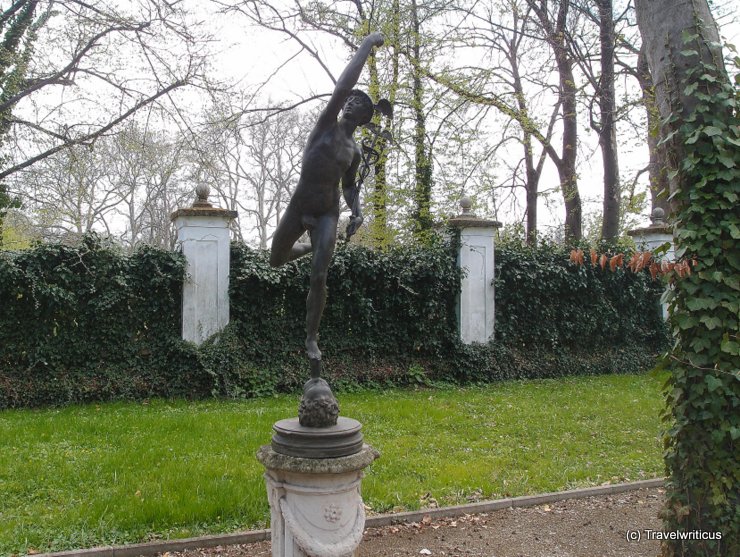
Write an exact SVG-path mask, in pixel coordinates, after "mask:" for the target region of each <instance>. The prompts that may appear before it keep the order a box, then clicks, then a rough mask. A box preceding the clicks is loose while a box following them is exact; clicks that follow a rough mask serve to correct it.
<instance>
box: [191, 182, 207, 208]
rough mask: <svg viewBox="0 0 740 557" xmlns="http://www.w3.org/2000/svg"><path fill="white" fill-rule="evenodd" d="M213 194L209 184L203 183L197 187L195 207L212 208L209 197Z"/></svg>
mask: <svg viewBox="0 0 740 557" xmlns="http://www.w3.org/2000/svg"><path fill="white" fill-rule="evenodd" d="M210 193H211V188H210V186H209V185H208V184H205V183H201V184H198V185H197V186H195V203H193V207H211V204H210V203H209V202H208V195H209V194H210Z"/></svg>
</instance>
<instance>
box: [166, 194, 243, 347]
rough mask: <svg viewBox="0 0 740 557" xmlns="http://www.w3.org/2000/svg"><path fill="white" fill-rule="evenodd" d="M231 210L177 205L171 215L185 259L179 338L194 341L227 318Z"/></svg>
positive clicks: (207, 334)
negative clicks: (182, 207)
mask: <svg viewBox="0 0 740 557" xmlns="http://www.w3.org/2000/svg"><path fill="white" fill-rule="evenodd" d="M235 217H236V213H235V212H234V211H226V210H224V209H217V208H213V207H193V208H191V209H180V210H178V211H177V212H175V213H174V214H173V215H172V220H173V221H174V222H175V226H176V227H177V245H178V247H179V249H180V250H181V251H182V253H183V255H184V256H185V258H186V259H187V276H186V278H185V283H184V285H183V293H182V338H183V339H185V340H189V341H191V342H194V343H196V344H201V343H202V342H203V341H204V340H205V339H207V338H208V337H209V336H211V335H212V334H214V333H217V332H218V331H220V330H221V329H223V328H224V327H225V326H226V325H227V324H228V322H229V266H230V255H229V254H230V251H229V250H230V247H229V244H230V234H229V223H230V222H231V220H232V219H233V218H235Z"/></svg>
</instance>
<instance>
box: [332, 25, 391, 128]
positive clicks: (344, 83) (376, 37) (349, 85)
mask: <svg viewBox="0 0 740 557" xmlns="http://www.w3.org/2000/svg"><path fill="white" fill-rule="evenodd" d="M384 42H385V39H383V35H382V34H381V33H377V32H376V33H371V34H370V35H368V36H367V37H365V39H364V40H363V41H362V44H361V45H360V48H359V49H357V52H355V54H354V56H353V57H352V59H351V60H350V61H349V64H347V67H346V68H344V71H343V72H342V75H340V76H339V79H337V82H336V84H335V85H334V92H333V93H332V95H331V99H329V103H328V104H327V105H326V108H324V110H323V112H322V113H321V116H320V117H319V121H318V123H317V125H320V124H321V123H322V122H323V121H324V120H325V119H326V120H330V121H331V122H334V121H336V119H337V117H338V116H339V112H340V111H341V110H342V107H343V106H344V103H345V101H346V100H347V97H349V95H350V93H351V92H352V89H353V88H354V86H355V85H357V80H358V79H360V74H361V73H362V68H363V67H364V66H365V62H366V61H367V59H368V57H369V56H370V53H371V52H372V49H373V47H378V46H382V45H383V43H384Z"/></svg>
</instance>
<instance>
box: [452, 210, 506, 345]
mask: <svg viewBox="0 0 740 557" xmlns="http://www.w3.org/2000/svg"><path fill="white" fill-rule="evenodd" d="M460 204H461V206H462V207H463V213H462V214H461V215H460V216H458V217H455V218H454V219H450V225H451V226H453V227H454V228H457V229H458V230H459V234H460V247H459V252H458V257H457V262H458V265H459V266H460V268H462V269H463V270H464V271H465V276H464V277H463V280H462V283H461V285H460V294H459V296H458V304H457V315H458V326H459V331H460V339H461V340H462V341H463V342H464V343H466V344H472V343H474V342H478V343H487V342H489V341H490V340H491V339H493V333H494V328H495V309H496V302H495V289H494V285H493V279H494V270H495V257H494V238H495V235H496V229H497V228H499V227H500V226H501V223H499V222H497V221H492V220H485V219H479V218H478V217H476V216H475V215H474V214H472V213H470V201H469V200H467V199H465V198H464V199H463V200H461V202H460Z"/></svg>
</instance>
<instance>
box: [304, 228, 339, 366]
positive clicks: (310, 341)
mask: <svg viewBox="0 0 740 557" xmlns="http://www.w3.org/2000/svg"><path fill="white" fill-rule="evenodd" d="M336 242H337V218H336V216H334V215H328V216H323V217H321V218H319V219H317V222H316V227H315V228H314V229H313V230H312V231H311V243H312V245H313V260H312V262H311V288H310V290H309V292H308V298H306V352H307V354H308V358H309V359H310V360H320V359H321V351H320V350H319V346H318V335H319V324H320V323H321V314H322V313H323V312H324V305H325V304H326V277H327V273H328V269H329V263H330V262H331V256H332V254H333V253H334V247H335V245H336Z"/></svg>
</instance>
